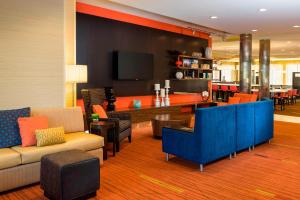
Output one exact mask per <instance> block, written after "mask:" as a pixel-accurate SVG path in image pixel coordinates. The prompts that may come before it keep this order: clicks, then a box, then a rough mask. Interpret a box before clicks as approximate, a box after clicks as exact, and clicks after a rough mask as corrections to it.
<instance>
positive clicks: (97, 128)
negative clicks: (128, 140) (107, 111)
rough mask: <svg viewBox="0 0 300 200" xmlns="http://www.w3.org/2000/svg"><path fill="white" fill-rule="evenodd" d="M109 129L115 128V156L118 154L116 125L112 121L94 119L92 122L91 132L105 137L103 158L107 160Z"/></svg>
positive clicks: (113, 132)
mask: <svg viewBox="0 0 300 200" xmlns="http://www.w3.org/2000/svg"><path fill="white" fill-rule="evenodd" d="M109 130H113V131H112V134H113V142H112V143H113V156H115V155H116V125H115V123H114V122H112V121H94V122H91V123H90V133H92V134H95V135H99V136H102V137H103V138H104V147H103V159H104V160H107V158H108V156H107V143H108V141H107V140H108V133H109Z"/></svg>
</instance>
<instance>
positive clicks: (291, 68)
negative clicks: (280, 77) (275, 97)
mask: <svg viewBox="0 0 300 200" xmlns="http://www.w3.org/2000/svg"><path fill="white" fill-rule="evenodd" d="M293 72H300V64H287V65H286V74H285V77H286V85H292V84H293Z"/></svg>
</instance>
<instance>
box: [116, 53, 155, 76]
mask: <svg viewBox="0 0 300 200" xmlns="http://www.w3.org/2000/svg"><path fill="white" fill-rule="evenodd" d="M113 67H114V72H113V73H114V79H117V80H152V79H153V54H148V53H134V52H127V51H116V52H114V53H113Z"/></svg>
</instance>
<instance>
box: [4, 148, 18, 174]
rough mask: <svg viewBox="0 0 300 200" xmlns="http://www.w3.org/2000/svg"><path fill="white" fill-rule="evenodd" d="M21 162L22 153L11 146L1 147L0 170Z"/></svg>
mask: <svg viewBox="0 0 300 200" xmlns="http://www.w3.org/2000/svg"><path fill="white" fill-rule="evenodd" d="M20 164H21V155H20V154H19V153H18V152H16V151H14V150H12V149H9V148H3V149H0V170H1V169H5V168H9V167H15V166H17V165H20Z"/></svg>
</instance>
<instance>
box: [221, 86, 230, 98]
mask: <svg viewBox="0 0 300 200" xmlns="http://www.w3.org/2000/svg"><path fill="white" fill-rule="evenodd" d="M221 91H222V93H223V98H222V100H223V101H227V99H228V86H227V85H221Z"/></svg>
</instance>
